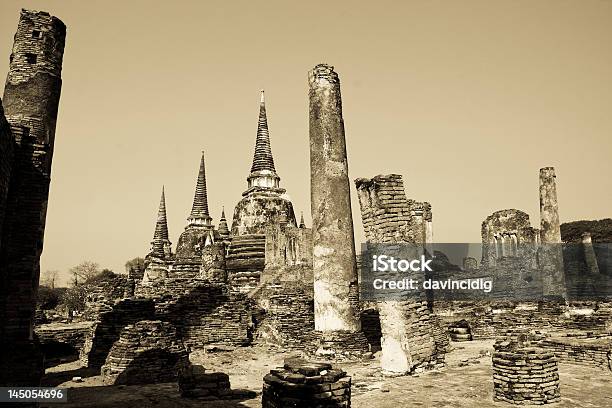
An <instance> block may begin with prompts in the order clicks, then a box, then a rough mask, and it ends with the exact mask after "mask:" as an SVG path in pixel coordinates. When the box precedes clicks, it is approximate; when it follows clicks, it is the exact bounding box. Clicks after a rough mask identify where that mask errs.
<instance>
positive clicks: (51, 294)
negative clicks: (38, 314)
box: [37, 286, 66, 310]
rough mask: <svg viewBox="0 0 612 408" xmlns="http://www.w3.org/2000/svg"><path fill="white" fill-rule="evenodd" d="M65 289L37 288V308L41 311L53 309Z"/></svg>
mask: <svg viewBox="0 0 612 408" xmlns="http://www.w3.org/2000/svg"><path fill="white" fill-rule="evenodd" d="M65 290H66V289H65V288H52V287H50V286H40V287H39V288H38V298H37V307H38V308H39V309H42V310H50V309H55V308H56V307H57V305H58V304H59V303H60V301H61V298H62V296H63V293H64V292H65Z"/></svg>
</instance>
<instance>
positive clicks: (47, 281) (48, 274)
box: [40, 270, 59, 289]
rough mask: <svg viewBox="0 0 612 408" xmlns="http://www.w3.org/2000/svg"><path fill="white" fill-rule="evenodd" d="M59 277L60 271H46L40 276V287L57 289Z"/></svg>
mask: <svg viewBox="0 0 612 408" xmlns="http://www.w3.org/2000/svg"><path fill="white" fill-rule="evenodd" d="M58 277H59V271H56V270H46V271H44V272H43V273H42V274H41V276H40V286H46V287H48V288H51V289H55V284H56V283H57V278H58Z"/></svg>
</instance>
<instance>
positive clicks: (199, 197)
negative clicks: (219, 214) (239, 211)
mask: <svg viewBox="0 0 612 408" xmlns="http://www.w3.org/2000/svg"><path fill="white" fill-rule="evenodd" d="M187 221H188V226H190V225H201V226H211V221H212V218H211V217H210V215H209V214H208V196H207V192H206V170H205V165H204V152H203V151H202V159H201V160H200V170H199V172H198V181H197V183H196V190H195V195H194V197H193V205H192V207H191V214H190V215H189V218H187Z"/></svg>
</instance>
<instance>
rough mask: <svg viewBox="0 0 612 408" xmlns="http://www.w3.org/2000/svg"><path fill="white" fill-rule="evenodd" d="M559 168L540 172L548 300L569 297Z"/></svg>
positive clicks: (544, 280) (542, 263)
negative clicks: (561, 223) (563, 245)
mask: <svg viewBox="0 0 612 408" xmlns="http://www.w3.org/2000/svg"><path fill="white" fill-rule="evenodd" d="M555 178H556V176H555V169H554V168H553V167H544V168H542V169H540V242H541V247H540V269H541V272H542V285H543V295H544V297H545V298H557V299H560V298H563V299H566V298H567V294H566V289H565V272H564V268H563V250H562V247H561V227H560V224H559V208H558V203H557V186H556V183H555Z"/></svg>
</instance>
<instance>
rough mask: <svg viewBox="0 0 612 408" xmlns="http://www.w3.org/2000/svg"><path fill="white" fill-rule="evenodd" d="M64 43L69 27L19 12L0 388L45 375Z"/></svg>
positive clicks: (9, 87)
mask: <svg viewBox="0 0 612 408" xmlns="http://www.w3.org/2000/svg"><path fill="white" fill-rule="evenodd" d="M65 36H66V26H65V25H64V23H62V22H61V21H60V20H59V19H58V18H56V17H53V16H50V15H49V14H48V13H46V12H37V11H31V10H22V11H21V16H20V19H19V24H18V26H17V33H16V34H15V42H14V44H13V50H12V53H11V56H10V67H9V73H8V77H7V80H6V85H5V88H4V97H3V101H2V103H3V106H4V115H5V116H6V120H7V121H8V123H9V124H10V128H11V133H12V135H11V136H12V141H13V143H14V145H13V155H12V157H11V152H10V147H8V145H7V134H6V131H7V129H6V122H4V119H0V133H1V135H0V138H2V139H1V140H0V145H1V146H2V147H1V148H2V149H3V150H4V151H3V152H2V153H5V152H6V153H7V155H6V156H4V154H3V155H2V157H1V159H0V161H1V162H2V164H0V177H2V178H1V179H0V183H2V185H0V211H3V212H4V222H3V223H2V231H1V235H2V238H1V243H2V247H1V248H0V299H1V302H2V303H1V304H0V339H1V340H0V342H1V343H2V344H0V350H1V351H0V353H1V354H0V384H13V385H36V384H38V381H39V378H40V375H41V367H42V364H41V361H40V353H38V352H37V351H36V348H37V347H36V343H35V341H34V337H33V320H34V311H35V303H36V302H35V298H36V292H37V287H38V280H39V275H40V265H39V259H40V255H41V252H42V248H43V235H44V229H45V218H46V209H47V199H48V194H49V181H50V176H51V159H52V157H53V147H54V141H55V124H56V120H57V112H58V107H59V98H60V91H61V84H62V80H61V69H62V58H63V53H64V41H65ZM0 116H1V115H0ZM9 167H10V183H9V186H8V193H7V192H6V180H7V174H8V173H7V172H8V169H9ZM4 194H6V201H5V202H4V201H3V200H4V197H3V195H4ZM9 350H10V351H9ZM9 367H10V368H9Z"/></svg>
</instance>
